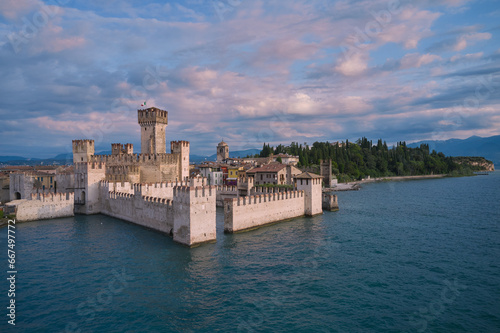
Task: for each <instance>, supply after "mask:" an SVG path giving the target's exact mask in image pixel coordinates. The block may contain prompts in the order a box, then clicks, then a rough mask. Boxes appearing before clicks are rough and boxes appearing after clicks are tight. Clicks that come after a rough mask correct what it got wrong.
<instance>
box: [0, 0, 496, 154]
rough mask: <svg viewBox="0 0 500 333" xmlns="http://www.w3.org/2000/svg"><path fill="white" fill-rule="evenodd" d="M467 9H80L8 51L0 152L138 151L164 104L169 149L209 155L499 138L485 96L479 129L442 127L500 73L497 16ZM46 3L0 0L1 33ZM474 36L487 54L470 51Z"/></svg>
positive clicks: (430, 4) (370, 5)
mask: <svg viewBox="0 0 500 333" xmlns="http://www.w3.org/2000/svg"><path fill="white" fill-rule="evenodd" d="M4 3H10V4H12V6H11V7H12V8H11V9H9V8H10V7H9V6H6V5H5V4H4ZM226 3H229V2H226ZM464 5H467V6H470V7H471V10H475V11H478V10H481V9H482V7H481V6H479V4H477V3H475V2H465V1H446V0H436V1H430V0H429V1H427V0H423V1H421V2H420V1H419V2H412V3H408V2H405V5H404V6H401V8H400V11H396V12H394V13H392V14H391V16H390V19H387V18H388V17H387V16H386V17H385V18H386V20H385V21H384V20H382V21H381V17H380V16H379V14H380V13H383V11H386V10H389V9H388V2H387V1H385V0H374V1H355V0H342V1H326V0H315V1H302V0H290V1H288V2H286V5H284V2H275V1H272V2H269V1H243V2H241V3H239V4H238V5H237V6H232V7H231V10H230V11H227V12H225V13H224V15H223V17H222V19H221V18H220V17H219V16H218V15H217V13H216V12H215V11H214V8H213V7H212V6H211V5H210V3H208V2H204V1H191V2H183V3H182V6H181V5H174V4H170V5H169V4H165V5H163V4H155V3H149V4H143V3H141V2H120V3H112V4H110V3H108V2H103V1H97V0H89V1H88V2H86V3H85V4H83V3H78V2H75V3H73V2H70V3H68V4H67V5H65V7H58V11H57V15H55V16H53V17H51V19H50V20H49V21H48V22H47V24H46V25H44V26H43V27H41V29H39V31H38V33H37V34H36V36H35V37H34V38H31V39H30V40H29V41H28V42H27V43H25V44H23V45H22V52H19V53H18V54H15V53H14V52H12V46H11V45H9V43H8V42H7V43H5V44H0V68H1V70H2V78H3V80H2V82H0V98H1V99H2V103H1V105H0V116H1V117H2V118H3V119H7V122H6V124H8V128H3V129H2V130H0V155H3V154H6V153H8V152H10V153H12V152H15V151H19V150H21V151H26V152H27V153H30V154H34V155H36V154H41V153H42V152H44V153H48V151H51V152H54V153H59V152H60V150H61V147H71V139H73V138H83V137H90V138H94V139H96V140H99V142H100V145H102V147H104V148H105V149H108V146H109V143H111V142H120V141H123V142H132V143H135V144H138V142H139V138H140V136H139V132H138V125H137V122H136V109H137V108H138V107H139V105H140V103H142V102H144V101H145V100H146V101H147V103H148V105H154V106H157V107H160V108H163V109H166V110H168V111H169V113H170V115H169V126H168V129H167V140H177V139H185V140H189V141H191V148H192V151H193V152H194V153H198V154H200V153H201V154H203V153H207V152H208V153H212V152H213V147H214V146H215V145H216V143H217V140H219V139H220V136H221V133H223V134H224V138H225V139H226V140H227V141H229V143H230V144H231V145H232V146H239V147H245V148H254V147H262V142H263V141H266V142H271V143H273V144H278V143H284V144H287V143H289V142H291V141H299V142H301V141H302V142H303V141H307V142H310V143H312V142H314V141H315V140H338V139H345V138H350V139H351V138H354V139H356V138H357V137H359V136H368V137H374V138H378V137H382V138H384V139H386V140H388V141H391V140H393V141H398V140H404V139H407V138H408V137H410V138H414V139H424V138H425V136H429V135H431V134H429V133H433V132H434V131H435V130H436V129H438V130H442V129H443V128H444V129H443V131H444V133H446V135H453V133H455V132H456V133H466V131H474V129H477V131H478V132H480V131H483V132H484V131H490V132H494V130H492V129H490V128H491V126H493V125H492V124H498V121H496V122H494V121H492V119H498V118H494V117H499V113H498V111H495V110H498V109H494V108H492V106H494V105H498V104H499V103H498V98H497V97H496V96H493V94H492V96H490V97H489V98H488V99H485V100H482V101H481V106H480V112H479V113H478V117H480V118H481V121H472V120H471V121H468V122H467V126H468V127H464V126H463V127H460V128H459V127H455V129H454V128H452V127H449V126H448V127H446V126H444V127H443V124H444V123H440V121H442V120H443V117H442V116H440V114H441V113H442V112H443V110H450V109H452V108H453V106H454V104H457V103H463V100H464V96H469V95H470V94H474V92H475V84H476V81H477V80H480V79H481V78H487V77H489V75H494V76H495V75H498V71H499V68H500V57H499V56H498V46H496V45H494V41H495V40H496V39H497V37H498V36H496V34H497V31H498V29H497V30H495V29H494V27H496V26H497V25H498V23H496V21H495V20H494V18H489V17H488V16H485V17H479V16H478V17H472V16H471V17H469V18H468V19H467V20H465V19H464V18H463V17H462V16H460V15H455V12H452V11H451V8H453V9H460V8H461V7H460V6H464ZM23 6H24V7H23ZM38 6H40V3H38V2H29V1H24V2H21V1H19V2H14V3H11V2H10V1H7V2H3V3H2V5H0V13H2V15H3V18H4V19H2V20H1V21H0V34H3V35H7V33H9V32H12V31H19V30H20V29H21V28H22V25H19V24H22V23H20V22H19V21H16V20H20V17H21V16H22V15H28V14H30V13H33V11H36V10H37V9H38V8H39V7H38ZM374 13H375V14H374ZM27 17H28V18H30V15H28V16H27ZM377 17H378V19H379V20H377ZM441 18H442V19H441ZM488 20H489V21H488ZM12 22H15V24H14V25H12V24H11V23H12ZM377 24H378V28H377V29H375V26H376V25H377ZM367 27H368V28H370V27H371V28H372V29H371V30H370V29H368V30H367ZM367 31H368V32H367ZM4 40H7V39H6V38H4ZM479 42H481V45H480V46H481V49H480V50H471V51H470V52H465V51H466V50H469V49H472V46H474V45H476V44H477V43H479ZM345 46H347V49H346V48H345ZM432 47H434V48H435V49H436V52H434V51H430V50H426V48H432ZM342 48H344V50H345V51H346V53H345V54H344V52H342ZM408 50H411V51H408ZM456 50H461V51H456ZM440 52H452V53H451V54H442V53H440ZM465 65H467V68H464V66H465ZM495 77H496V76H495ZM473 81H474V82H473ZM471 82H472V83H471ZM482 92H484V91H482ZM486 110H488V112H486ZM110 120H113V121H115V123H116V125H113V124H109V121H110ZM442 127H443V128H442ZM499 128H500V127H499ZM459 131H462V132H459ZM497 132H498V129H497ZM499 134H500V133H499ZM13 136H15V137H17V138H19V140H18V141H16V142H15V143H12V140H11V138H12V137H13ZM41 138H42V139H43V140H41ZM6 142H9V144H6Z"/></svg>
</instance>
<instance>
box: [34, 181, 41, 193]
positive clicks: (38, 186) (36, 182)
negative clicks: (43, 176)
mask: <svg viewBox="0 0 500 333" xmlns="http://www.w3.org/2000/svg"><path fill="white" fill-rule="evenodd" d="M33 188H35V189H36V193H38V191H39V190H40V189H41V188H43V184H42V182H41V181H40V180H39V179H35V181H34V182H33Z"/></svg>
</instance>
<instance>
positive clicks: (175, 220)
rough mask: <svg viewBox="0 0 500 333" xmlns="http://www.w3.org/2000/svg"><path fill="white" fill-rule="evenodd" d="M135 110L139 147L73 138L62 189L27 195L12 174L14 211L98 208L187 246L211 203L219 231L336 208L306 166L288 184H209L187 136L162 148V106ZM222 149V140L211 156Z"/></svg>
mask: <svg viewBox="0 0 500 333" xmlns="http://www.w3.org/2000/svg"><path fill="white" fill-rule="evenodd" d="M137 113H138V122H139V125H140V126H141V153H140V154H134V152H133V145H132V144H129V143H127V144H120V143H114V144H112V153H111V155H95V144H94V141H93V140H74V141H73V164H74V170H73V173H72V174H67V175H66V176H65V178H60V179H59V180H58V181H59V182H60V183H61V184H63V183H64V184H66V185H65V186H64V187H62V186H61V185H60V186H59V188H60V189H61V192H67V193H66V194H57V195H56V196H54V194H52V193H50V194H41V195H36V196H33V195H27V191H29V189H28V190H26V188H27V187H29V182H27V181H26V179H27V178H26V175H23V174H18V175H14V176H13V177H12V178H11V182H10V183H11V190H12V193H13V194H12V195H11V199H12V200H14V199H21V200H15V201H13V203H14V205H17V214H18V216H23V217H24V220H36V219H42V218H55V217H62V216H71V215H73V213H79V214H105V215H109V216H113V217H116V218H119V219H122V220H125V221H129V222H132V223H135V224H138V225H142V226H144V227H148V228H151V229H154V230H158V231H160V232H164V233H167V234H170V235H171V236H172V237H173V239H174V241H176V242H178V243H181V244H185V245H188V246H193V245H197V244H200V243H205V242H211V241H215V240H216V206H217V205H218V206H223V207H224V214H225V217H224V231H225V232H229V233H232V232H237V231H241V230H246V229H252V228H255V227H258V226H261V225H264V224H268V223H273V222H277V221H281V220H284V219H290V218H293V217H298V216H304V215H308V216H313V215H317V214H322V213H323V210H322V207H325V208H327V209H329V210H332V209H334V208H336V207H338V205H337V198H336V196H332V195H326V196H325V195H324V194H322V189H321V183H322V176H319V175H315V174H311V173H307V172H306V173H302V174H295V175H294V177H293V178H294V182H295V186H294V188H293V190H286V191H282V190H281V189H267V188H256V187H254V179H253V178H252V177H247V176H245V177H243V178H239V179H238V182H237V186H210V185H207V181H206V179H205V178H203V177H195V178H189V142H187V141H172V142H171V143H170V148H171V152H170V154H167V153H166V135H165V129H166V127H167V124H168V112H167V111H164V110H160V109H158V108H154V107H151V108H148V109H143V110H138V111H137ZM228 155H229V150H228V146H227V144H225V143H224V142H221V143H220V144H219V146H218V158H220V159H223V158H227V157H228ZM26 184H28V185H26ZM70 192H73V193H70ZM14 194H15V198H12V196H13V195H14ZM39 212H42V213H39ZM40 214H41V215H40Z"/></svg>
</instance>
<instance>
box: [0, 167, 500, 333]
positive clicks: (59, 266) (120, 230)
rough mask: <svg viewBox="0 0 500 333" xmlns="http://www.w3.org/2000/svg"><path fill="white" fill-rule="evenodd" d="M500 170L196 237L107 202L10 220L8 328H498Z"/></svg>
mask: <svg viewBox="0 0 500 333" xmlns="http://www.w3.org/2000/svg"><path fill="white" fill-rule="evenodd" d="M499 189H500V173H499V172H495V173H491V174H490V175H488V176H476V177H465V178H445V179H437V180H419V181H407V182H387V183H376V184H366V185H363V188H362V190H360V191H356V192H342V193H340V194H339V203H340V207H341V208H340V211H339V212H325V214H323V215H321V216H317V217H313V218H299V219H295V220H292V221H290V222H285V223H280V224H275V225H271V226H268V227H264V228H260V229H257V230H254V231H250V232H246V233H241V234H236V235H224V234H223V223H222V216H221V214H222V213H223V212H222V210H218V215H219V216H218V235H217V237H218V241H217V243H214V244H208V245H203V246H200V247H197V248H194V249H189V248H186V247H183V246H181V245H178V244H176V243H174V242H173V241H172V239H171V238H170V237H168V236H165V235H162V234H159V233H157V232H154V231H151V230H147V229H143V228H141V227H139V226H135V225H132V224H128V223H125V222H123V221H120V220H117V219H114V218H110V217H106V216H102V215H95V216H75V217H74V218H65V219H57V220H47V221H38V222H30V223H25V224H20V225H17V229H16V237H17V238H16V242H17V243H16V244H17V245H16V254H17V262H16V264H17V271H18V274H17V276H16V288H17V291H16V315H17V317H16V327H15V329H13V328H12V327H11V326H10V325H8V324H7V320H8V317H7V316H6V314H7V310H6V306H7V305H8V303H7V302H8V299H7V295H6V293H7V290H8V287H9V285H8V282H6V280H5V278H6V277H7V273H6V271H7V270H8V268H7V241H6V239H7V229H6V228H2V229H1V230H0V248H1V249H2V250H1V251H0V253H4V254H3V257H4V259H3V260H1V262H3V264H2V265H0V266H1V267H3V268H2V270H3V272H4V273H3V275H4V276H5V277H4V278H2V280H4V283H3V284H2V285H3V287H2V288H3V291H2V298H0V300H1V301H2V302H3V305H2V306H1V308H3V309H4V310H3V312H4V313H3V314H2V316H1V318H3V319H2V322H1V323H0V331H2V332H10V331H12V332H14V331H16V332H211V331H217V330H218V331H222V332H271V331H272V332H423V331H427V332H499V331H500V190H499Z"/></svg>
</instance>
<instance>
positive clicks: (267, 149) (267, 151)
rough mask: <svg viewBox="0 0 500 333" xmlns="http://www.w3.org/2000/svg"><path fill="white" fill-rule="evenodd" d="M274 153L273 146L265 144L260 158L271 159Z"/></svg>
mask: <svg viewBox="0 0 500 333" xmlns="http://www.w3.org/2000/svg"><path fill="white" fill-rule="evenodd" d="M272 153H273V149H272V148H271V146H270V145H269V144H267V145H266V144H265V143H264V146H263V147H262V150H261V151H260V155H259V156H260V157H269V156H271V154H272Z"/></svg>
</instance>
